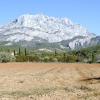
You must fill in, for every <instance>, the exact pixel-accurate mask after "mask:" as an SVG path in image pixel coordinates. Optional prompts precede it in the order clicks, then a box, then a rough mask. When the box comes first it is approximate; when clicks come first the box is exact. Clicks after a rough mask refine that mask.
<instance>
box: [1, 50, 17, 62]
mask: <svg viewBox="0 0 100 100" xmlns="http://www.w3.org/2000/svg"><path fill="white" fill-rule="evenodd" d="M15 59H16V58H15V57H14V56H13V55H11V54H9V53H5V52H1V53H0V62H1V63H7V62H13V61H15Z"/></svg>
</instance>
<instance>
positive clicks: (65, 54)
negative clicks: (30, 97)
mask: <svg viewBox="0 0 100 100" xmlns="http://www.w3.org/2000/svg"><path fill="white" fill-rule="evenodd" d="M11 61H16V62H65V63H74V62H83V63H99V62H100V45H98V46H93V47H88V48H83V49H80V50H73V51H58V50H56V49H55V51H52V52H46V51H38V50H35V49H28V48H17V47H16V48H14V47H13V48H9V47H3V48H2V47H1V49H0V62H11Z"/></svg>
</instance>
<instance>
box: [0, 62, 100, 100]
mask: <svg viewBox="0 0 100 100" xmlns="http://www.w3.org/2000/svg"><path fill="white" fill-rule="evenodd" d="M0 100H100V64H59V63H7V64H0Z"/></svg>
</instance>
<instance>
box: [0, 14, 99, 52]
mask: <svg viewBox="0 0 100 100" xmlns="http://www.w3.org/2000/svg"><path fill="white" fill-rule="evenodd" d="M97 44H100V37H99V36H96V35H95V34H93V33H91V32H89V31H88V30H87V29H86V28H84V27H82V26H81V25H79V24H74V23H73V22H72V21H71V20H69V19H68V18H55V17H49V16H46V15H43V14H37V15H31V14H26V15H22V16H20V17H18V18H17V19H15V20H13V21H12V22H10V23H9V24H6V25H3V26H1V27H0V45H3V46H13V45H14V46H15V45H18V46H22V47H30V48H37V49H39V50H45V49H79V48H82V47H88V46H92V45H97Z"/></svg>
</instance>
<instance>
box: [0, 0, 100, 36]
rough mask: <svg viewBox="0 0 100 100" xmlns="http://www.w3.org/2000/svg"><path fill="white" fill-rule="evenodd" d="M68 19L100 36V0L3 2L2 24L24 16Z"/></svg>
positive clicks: (1, 2)
mask: <svg viewBox="0 0 100 100" xmlns="http://www.w3.org/2000/svg"><path fill="white" fill-rule="evenodd" d="M27 13H30V14H38V13H43V14H46V15H49V16H55V17H67V18H69V19H71V20H72V21H73V22H75V23H78V24H81V25H82V26H84V27H86V28H87V29H88V30H89V31H90V32H93V33H96V34H97V35H100V0H1V1H0V24H1V25H2V24H5V23H8V22H9V21H10V20H13V19H15V18H17V17H18V16H20V15H22V14H27Z"/></svg>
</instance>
